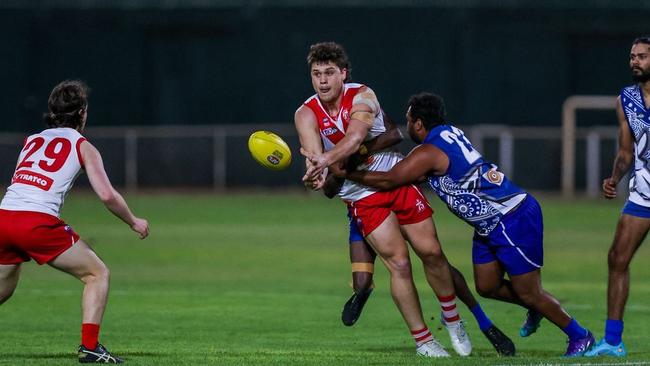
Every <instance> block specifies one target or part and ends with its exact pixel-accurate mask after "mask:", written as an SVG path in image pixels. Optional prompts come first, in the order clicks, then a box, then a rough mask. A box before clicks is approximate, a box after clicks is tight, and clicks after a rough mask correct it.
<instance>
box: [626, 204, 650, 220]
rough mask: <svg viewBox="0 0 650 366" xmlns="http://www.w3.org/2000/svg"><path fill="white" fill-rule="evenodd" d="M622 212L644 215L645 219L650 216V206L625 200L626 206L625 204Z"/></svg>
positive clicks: (638, 215)
mask: <svg viewBox="0 0 650 366" xmlns="http://www.w3.org/2000/svg"><path fill="white" fill-rule="evenodd" d="M622 212H623V213H624V214H627V215H632V216H637V217H643V218H644V219H649V218H650V207H645V206H641V205H637V204H636V203H634V202H632V201H630V200H628V201H627V202H625V206H623V211H622Z"/></svg>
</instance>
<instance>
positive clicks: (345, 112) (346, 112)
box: [343, 109, 350, 121]
mask: <svg viewBox="0 0 650 366" xmlns="http://www.w3.org/2000/svg"><path fill="white" fill-rule="evenodd" d="M343 120H344V121H349V120H350V112H348V110H347V109H344V110H343Z"/></svg>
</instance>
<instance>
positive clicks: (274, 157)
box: [266, 150, 284, 165]
mask: <svg viewBox="0 0 650 366" xmlns="http://www.w3.org/2000/svg"><path fill="white" fill-rule="evenodd" d="M283 157H284V154H283V153H281V152H280V151H278V150H274V151H273V152H272V153H271V155H269V156H267V157H266V160H267V161H268V162H269V163H271V164H273V165H278V164H280V161H281V160H282V158H283Z"/></svg>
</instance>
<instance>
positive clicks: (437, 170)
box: [346, 144, 449, 190]
mask: <svg viewBox="0 0 650 366" xmlns="http://www.w3.org/2000/svg"><path fill="white" fill-rule="evenodd" d="M448 167H449V158H448V157H447V154H445V153H444V152H443V151H442V150H440V149H438V148H437V147H435V146H433V145H430V144H424V145H419V146H416V147H415V148H414V149H413V150H412V151H411V153H409V154H408V156H407V157H406V158H404V159H403V160H402V161H400V162H399V163H397V164H396V165H395V166H394V167H393V168H392V169H391V170H389V171H387V172H368V171H354V172H349V173H347V176H346V178H348V179H350V180H353V181H355V182H359V183H361V184H364V185H367V186H369V187H373V188H377V189H381V190H387V189H392V188H395V187H399V186H403V185H406V184H411V183H417V182H419V181H420V179H421V178H422V177H423V176H427V175H431V174H433V175H443V174H445V173H446V172H447V168H448Z"/></svg>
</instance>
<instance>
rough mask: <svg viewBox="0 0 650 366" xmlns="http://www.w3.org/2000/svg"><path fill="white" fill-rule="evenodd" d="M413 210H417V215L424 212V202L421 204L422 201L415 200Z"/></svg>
mask: <svg viewBox="0 0 650 366" xmlns="http://www.w3.org/2000/svg"><path fill="white" fill-rule="evenodd" d="M415 208H416V209H417V210H418V213H420V212H422V211H424V209H425V208H426V206H424V202H422V200H421V199H419V198H418V199H416V200H415Z"/></svg>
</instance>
